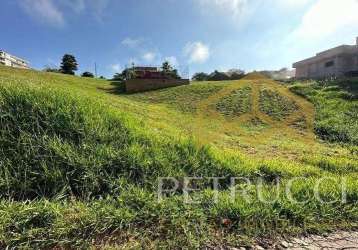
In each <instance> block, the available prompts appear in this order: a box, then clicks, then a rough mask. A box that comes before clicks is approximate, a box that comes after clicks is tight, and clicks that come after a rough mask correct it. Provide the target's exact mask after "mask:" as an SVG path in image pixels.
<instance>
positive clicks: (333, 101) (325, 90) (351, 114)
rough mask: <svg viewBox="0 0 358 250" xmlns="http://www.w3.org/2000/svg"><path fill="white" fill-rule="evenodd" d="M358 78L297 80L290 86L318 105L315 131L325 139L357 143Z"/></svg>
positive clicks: (295, 91) (316, 106)
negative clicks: (314, 80) (296, 82)
mask: <svg viewBox="0 0 358 250" xmlns="http://www.w3.org/2000/svg"><path fill="white" fill-rule="evenodd" d="M357 86H358V80H338V81H322V82H309V83H304V84H302V83H298V84H295V85H293V86H291V87H290V89H291V90H292V91H293V92H294V93H296V94H299V95H301V96H304V97H305V98H307V99H308V100H310V101H311V102H312V103H313V104H314V105H315V108H316V120H315V124H314V126H315V132H316V134H317V135H319V136H320V137H321V138H322V139H325V140H329V141H332V142H339V143H350V144H355V145H357V144H358V122H357V121H358V112H357V110H358V87H357Z"/></svg>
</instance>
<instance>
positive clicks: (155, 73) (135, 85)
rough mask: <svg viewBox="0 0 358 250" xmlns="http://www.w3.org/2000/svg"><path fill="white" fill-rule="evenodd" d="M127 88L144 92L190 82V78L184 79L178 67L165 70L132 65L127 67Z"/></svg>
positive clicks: (134, 91)
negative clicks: (128, 75)
mask: <svg viewBox="0 0 358 250" xmlns="http://www.w3.org/2000/svg"><path fill="white" fill-rule="evenodd" d="M130 72H131V73H133V75H132V76H131V77H127V79H126V81H125V89H126V92H127V93H136V92H143V91H148V90H155V89H162V88H168V87H175V86H180V85H186V84H189V79H182V78H181V77H180V76H179V75H178V72H177V70H176V69H173V68H172V69H169V70H165V69H163V68H160V67H143V66H140V67H138V66H137V67H134V66H133V67H132V68H128V69H127V74H131V73H130Z"/></svg>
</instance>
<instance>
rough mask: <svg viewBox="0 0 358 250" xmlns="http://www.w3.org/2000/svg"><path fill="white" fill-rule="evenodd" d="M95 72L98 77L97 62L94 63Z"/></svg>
mask: <svg viewBox="0 0 358 250" xmlns="http://www.w3.org/2000/svg"><path fill="white" fill-rule="evenodd" d="M94 74H95V76H96V78H97V64H96V62H95V63H94Z"/></svg>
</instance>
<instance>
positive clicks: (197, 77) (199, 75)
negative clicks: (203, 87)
mask: <svg viewBox="0 0 358 250" xmlns="http://www.w3.org/2000/svg"><path fill="white" fill-rule="evenodd" d="M192 79H193V80H194V81H208V79H209V75H208V74H206V73H204V72H198V73H195V74H194V75H193V77H192Z"/></svg>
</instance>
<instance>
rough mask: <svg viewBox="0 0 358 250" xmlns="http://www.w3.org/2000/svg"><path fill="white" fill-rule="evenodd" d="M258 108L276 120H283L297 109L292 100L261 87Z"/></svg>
mask: <svg viewBox="0 0 358 250" xmlns="http://www.w3.org/2000/svg"><path fill="white" fill-rule="evenodd" d="M260 110H261V111H262V112H264V113H266V114H267V115H269V116H271V117H272V118H274V119H276V120H283V119H285V118H286V117H287V116H289V115H290V114H292V112H293V111H295V110H297V105H296V104H295V102H294V101H292V100H290V99H288V98H287V97H285V96H282V95H280V94H279V93H277V92H275V91H272V90H269V89H262V90H261V91H260Z"/></svg>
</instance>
